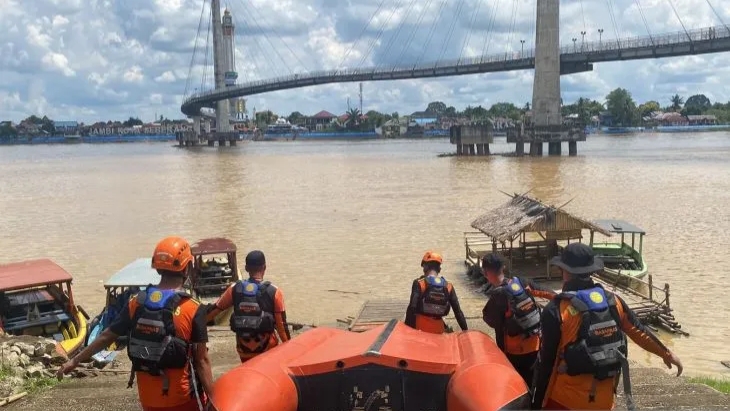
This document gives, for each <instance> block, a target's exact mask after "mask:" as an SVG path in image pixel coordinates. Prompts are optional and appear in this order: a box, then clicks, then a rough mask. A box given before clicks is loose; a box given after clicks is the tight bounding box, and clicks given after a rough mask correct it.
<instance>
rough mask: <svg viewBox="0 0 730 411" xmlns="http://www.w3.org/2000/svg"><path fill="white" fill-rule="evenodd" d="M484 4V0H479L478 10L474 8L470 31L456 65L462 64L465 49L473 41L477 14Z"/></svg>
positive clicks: (467, 33)
mask: <svg viewBox="0 0 730 411" xmlns="http://www.w3.org/2000/svg"><path fill="white" fill-rule="evenodd" d="M481 6H482V0H477V7H476V10H474V14H472V15H471V22H470V23H469V31H467V32H466V37H465V38H464V44H463V45H462V46H461V51H460V52H459V60H458V61H457V62H456V65H457V66H458V65H459V64H461V59H462V57H463V56H464V51H466V48H467V46H468V45H469V42H470V41H471V33H472V31H473V30H474V23H475V22H476V20H477V16H478V15H479V9H480V8H481Z"/></svg>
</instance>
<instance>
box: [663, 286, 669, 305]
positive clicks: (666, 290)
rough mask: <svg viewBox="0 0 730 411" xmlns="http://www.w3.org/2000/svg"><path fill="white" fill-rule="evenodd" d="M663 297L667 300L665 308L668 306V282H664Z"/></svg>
mask: <svg viewBox="0 0 730 411" xmlns="http://www.w3.org/2000/svg"><path fill="white" fill-rule="evenodd" d="M664 297H665V300H666V301H667V308H670V306H669V283H664Z"/></svg>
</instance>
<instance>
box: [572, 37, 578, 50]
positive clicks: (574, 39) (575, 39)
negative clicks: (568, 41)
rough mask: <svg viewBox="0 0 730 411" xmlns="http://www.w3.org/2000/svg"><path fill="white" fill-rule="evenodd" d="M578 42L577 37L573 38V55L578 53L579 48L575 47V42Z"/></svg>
mask: <svg viewBox="0 0 730 411" xmlns="http://www.w3.org/2000/svg"><path fill="white" fill-rule="evenodd" d="M576 41H578V39H577V38H575V37H573V53H575V52H576V51H578V48H577V46H576V45H575V42H576Z"/></svg>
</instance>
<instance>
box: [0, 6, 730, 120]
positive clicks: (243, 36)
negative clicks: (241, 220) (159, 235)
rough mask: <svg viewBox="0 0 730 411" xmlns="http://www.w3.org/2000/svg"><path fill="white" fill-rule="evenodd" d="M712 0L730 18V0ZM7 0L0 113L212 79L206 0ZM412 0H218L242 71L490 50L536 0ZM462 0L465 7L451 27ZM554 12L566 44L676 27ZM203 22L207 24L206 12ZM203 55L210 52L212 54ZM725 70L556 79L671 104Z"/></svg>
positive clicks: (173, 98)
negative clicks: (229, 20)
mask: <svg viewBox="0 0 730 411" xmlns="http://www.w3.org/2000/svg"><path fill="white" fill-rule="evenodd" d="M710 2H711V3H712V4H713V5H714V6H715V9H716V10H717V11H718V12H719V13H721V17H722V18H723V19H724V21H725V22H728V23H730V8H729V7H728V6H727V4H726V3H727V1H724V0H722V1H721V0H710ZM2 3H3V6H2V13H0V27H2V29H3V37H2V39H0V112H2V113H4V115H5V116H8V117H9V118H10V119H12V120H16V121H17V120H20V119H22V118H24V117H27V116H28V115H30V114H39V115H48V116H49V117H51V118H59V119H77V120H80V121H85V122H89V121H94V120H107V119H124V118H128V117H129V116H139V117H141V118H143V119H145V120H151V118H149V117H150V115H149V114H148V113H149V112H155V111H156V112H157V113H158V114H162V115H164V116H165V117H169V118H179V117H181V116H182V114H181V113H180V112H179V108H180V103H181V101H182V96H183V94H184V93H186V92H187V93H192V92H193V91H195V89H198V90H200V89H201V87H202V88H209V87H210V86H211V84H212V79H213V69H212V66H209V67H207V69H206V68H205V67H204V63H205V62H206V57H205V51H206V47H205V45H204V42H205V38H206V35H205V33H201V36H200V37H199V38H197V40H198V43H197V50H196V53H195V55H196V57H195V59H194V61H193V63H194V64H193V65H192V68H191V64H190V63H191V58H192V56H193V49H194V48H195V45H196V32H197V28H198V23H199V18H200V15H201V10H200V5H201V3H202V2H201V1H200V0H154V1H149V0H144V1H143V0H125V1H122V0H34V1H31V2H20V1H19V0H2ZM410 3H411V1H410V0H402V1H386V2H384V3H383V6H382V7H381V8H380V10H378V4H379V2H374V1H372V0H349V1H346V2H343V1H341V0H298V1H295V0H243V1H234V2H227V3H226V2H224V4H225V5H227V6H228V7H230V9H231V11H232V13H233V20H234V23H235V24H236V31H235V33H236V38H235V44H236V64H237V71H238V73H239V82H244V81H252V80H259V79H265V78H269V77H272V76H277V75H287V74H290V73H292V72H293V71H294V72H304V71H314V70H325V69H332V68H335V67H338V66H343V67H358V66H359V65H360V63H361V62H362V63H363V65H365V66H373V65H376V66H382V67H386V66H390V65H392V64H394V63H396V62H397V63H400V64H403V65H410V64H414V63H415V62H416V61H421V62H427V61H433V60H435V59H438V58H439V57H440V56H441V53H442V51H443V56H444V58H449V59H451V58H454V59H456V58H459V57H474V56H479V55H481V54H482V53H483V52H484V51H485V50H488V51H489V53H490V54H491V53H505V52H510V53H519V52H520V49H521V43H520V40H525V45H524V47H525V49H529V48H531V47H532V45H533V43H534V36H535V34H534V18H535V0H520V1H516V2H505V1H502V2H500V7H499V8H498V10H497V13H496V17H495V18H494V19H492V16H493V14H495V13H494V6H495V5H496V2H493V1H487V0H463V1H462V0H449V1H448V2H446V3H444V2H443V1H441V0H439V1H433V2H431V3H429V4H430V5H429V7H428V8H425V6H426V2H423V1H417V2H415V3H414V4H415V7H414V9H413V10H408V5H409V4H410ZM459 4H462V9H461V13H460V14H459V16H458V17H459V18H458V21H456V24H455V25H454V29H453V31H451V30H450V27H451V26H452V24H451V23H452V21H454V16H455V11H456V10H457V8H458V6H459ZM607 4H611V7H612V8H611V9H610V10H609V8H608V6H607ZM673 4H674V5H675V7H676V9H677V12H678V13H679V14H680V16H681V17H682V23H684V26H685V27H686V28H687V29H688V30H691V29H693V28H699V27H705V26H712V25H719V24H720V23H719V19H718V18H717V17H716V16H715V15H714V13H713V11H712V9H711V8H710V7H709V6H708V4H707V2H706V1H705V0H673ZM442 5H443V6H442ZM513 5H514V6H515V7H514V8H513ZM639 5H640V6H641V9H639ZM244 6H245V9H244ZM396 7H397V8H396ZM376 10H377V13H376ZM611 11H612V12H613V18H612V13H611ZM640 11H641V12H643V15H644V17H645V18H646V24H645V22H644V19H643V18H642V16H641V13H640ZM560 12H561V42H562V43H563V44H571V43H572V38H576V39H578V40H577V41H578V42H580V41H581V40H582V39H583V35H582V34H581V32H583V31H585V32H586V35H585V40H586V41H596V40H598V37H599V33H598V29H599V28H600V29H604V32H603V34H602V36H601V39H602V40H603V41H611V40H615V39H616V36H617V34H618V35H619V36H621V37H630V36H640V35H646V34H647V32H649V33H651V34H652V35H656V34H657V33H663V32H675V31H676V32H681V31H682V30H683V28H682V25H681V24H680V22H679V20H678V19H677V17H676V16H675V14H674V12H673V11H672V9H671V7H670V5H669V3H668V2H667V1H666V0H641V1H640V2H636V1H635V0H615V1H611V2H610V3H608V2H601V1H594V2H587V1H583V2H580V1H577V0H563V1H562V2H561V10H560ZM373 15H374V16H375V17H374V18H373V20H372V22H371V25H370V27H368V28H367V30H365V31H364V36H363V37H362V38H360V33H361V32H363V27H364V25H365V23H366V22H367V21H368V20H369V19H370V17H371V16H373ZM204 16H205V17H207V16H208V10H207V9H206V10H205V13H204ZM419 21H420V25H419V29H418V30H415V31H414V30H413V28H414V27H415V25H416V23H418V22H419ZM614 23H615V24H614ZM202 26H203V28H206V27H207V22H206V21H204V22H203V24H202ZM381 27H382V28H383V31H382V33H381V32H380V28H381ZM432 28H433V30H431V29H432ZM282 37H283V38H284V42H282V40H281V38H282ZM411 40H412V41H411ZM487 40H489V41H488V42H487ZM444 45H446V47H444ZM209 51H210V50H209ZM211 61H212V60H211V58H210V56H208V58H207V63H208V65H210V64H211ZM189 72H190V73H192V78H191V80H190V81H188V73H189ZM204 74H205V76H204ZM203 78H205V79H206V81H205V82H204V83H203V82H202V80H203ZM532 78H533V75H532V71H530V70H525V71H519V72H509V73H491V74H479V75H468V76H462V77H451V78H441V79H423V80H408V81H388V82H373V83H366V84H364V99H363V100H364V106H365V110H370V109H374V110H381V111H385V112H393V111H398V112H400V113H409V112H412V111H416V110H422V109H423V108H425V106H426V104H428V102H429V101H432V100H442V101H444V102H445V103H447V104H449V105H454V106H456V107H458V108H463V107H466V106H467V105H478V104H482V105H487V106H488V105H491V104H493V103H495V102H499V101H511V102H514V103H515V104H519V105H523V104H524V103H525V102H527V101H530V100H531V94H532ZM728 83H730V55H729V54H715V55H702V56H691V57H680V58H670V59H660V60H643V61H633V62H613V63H600V64H596V65H594V71H593V72H589V73H581V74H573V75H570V76H563V77H562V78H561V84H562V94H563V98H564V100H565V101H568V102H570V101H573V100H575V99H577V98H578V97H581V96H584V97H590V98H596V99H603V97H604V96H605V95H606V94H607V93H608V92H609V91H610V90H611V89H613V88H616V87H624V88H627V89H628V90H630V91H631V92H632V94H633V96H634V98H636V99H637V100H639V101H644V100H648V99H656V100H659V101H660V102H663V103H666V102H667V101H668V98H669V97H670V96H671V95H673V94H674V93H680V94H685V95H689V94H695V93H704V94H706V95H707V96H708V97H709V98H710V99H712V100H713V101H716V100H719V101H723V102H725V101H728V100H730V88H728V87H726V85H727V84H728ZM186 87H187V90H186ZM357 93H358V86H357V84H356V83H347V84H328V85H321V86H312V87H306V88H302V89H298V90H287V91H279V92H272V93H267V94H264V95H259V96H251V97H249V103H248V107H249V109H251V108H253V107H254V106H255V107H256V109H257V110H263V109H271V110H273V111H275V112H277V113H282V114H288V113H289V112H291V111H294V110H298V111H301V112H303V113H307V114H313V113H315V112H317V111H319V110H321V109H326V110H329V111H332V112H335V113H340V112H343V111H344V110H345V109H346V101H347V98H348V97H349V98H350V99H351V101H356V100H357ZM152 107H154V108H153V109H152V110H150V108H152ZM98 116H103V118H100V117H98ZM0 120H2V119H0Z"/></svg>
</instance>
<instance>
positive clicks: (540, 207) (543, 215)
mask: <svg viewBox="0 0 730 411" xmlns="http://www.w3.org/2000/svg"><path fill="white" fill-rule="evenodd" d="M510 197H511V198H510V200H509V201H507V202H506V203H504V204H502V205H501V206H499V207H497V208H495V209H493V210H490V211H489V212H487V213H485V214H483V215H481V216H479V217H478V218H477V219H475V220H474V221H473V222H472V223H471V227H472V228H475V229H477V230H479V232H466V233H464V242H465V246H466V263H467V265H470V266H479V267H481V258H482V257H483V256H484V255H485V254H488V253H491V252H496V253H499V254H502V255H503V256H504V257H505V258H506V259H507V261H508V263H509V264H508V271H511V270H512V269H513V268H514V269H517V267H516V266H515V264H518V265H519V268H520V271H521V273H522V274H524V275H528V276H539V274H540V273H541V272H543V271H542V267H545V271H544V273H545V274H546V276H547V277H548V278H550V267H549V265H548V261H549V260H550V258H551V257H553V256H555V255H558V254H559V253H560V251H561V250H562V248H563V247H564V245H565V244H568V243H570V242H571V241H581V240H582V238H583V235H582V231H583V230H584V229H587V230H593V231H596V232H599V233H602V234H606V235H610V233H609V232H607V231H606V230H605V229H604V228H603V227H601V226H598V225H596V224H594V223H592V222H590V221H588V220H586V219H583V218H581V217H578V216H575V215H572V214H570V213H568V212H567V211H565V210H564V209H563V208H562V207H563V206H565V205H566V204H567V203H566V204H563V206H560V207H555V206H552V205H547V204H545V203H543V202H541V201H540V200H538V199H535V198H531V197H528V196H527V195H526V194H514V195H510Z"/></svg>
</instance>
